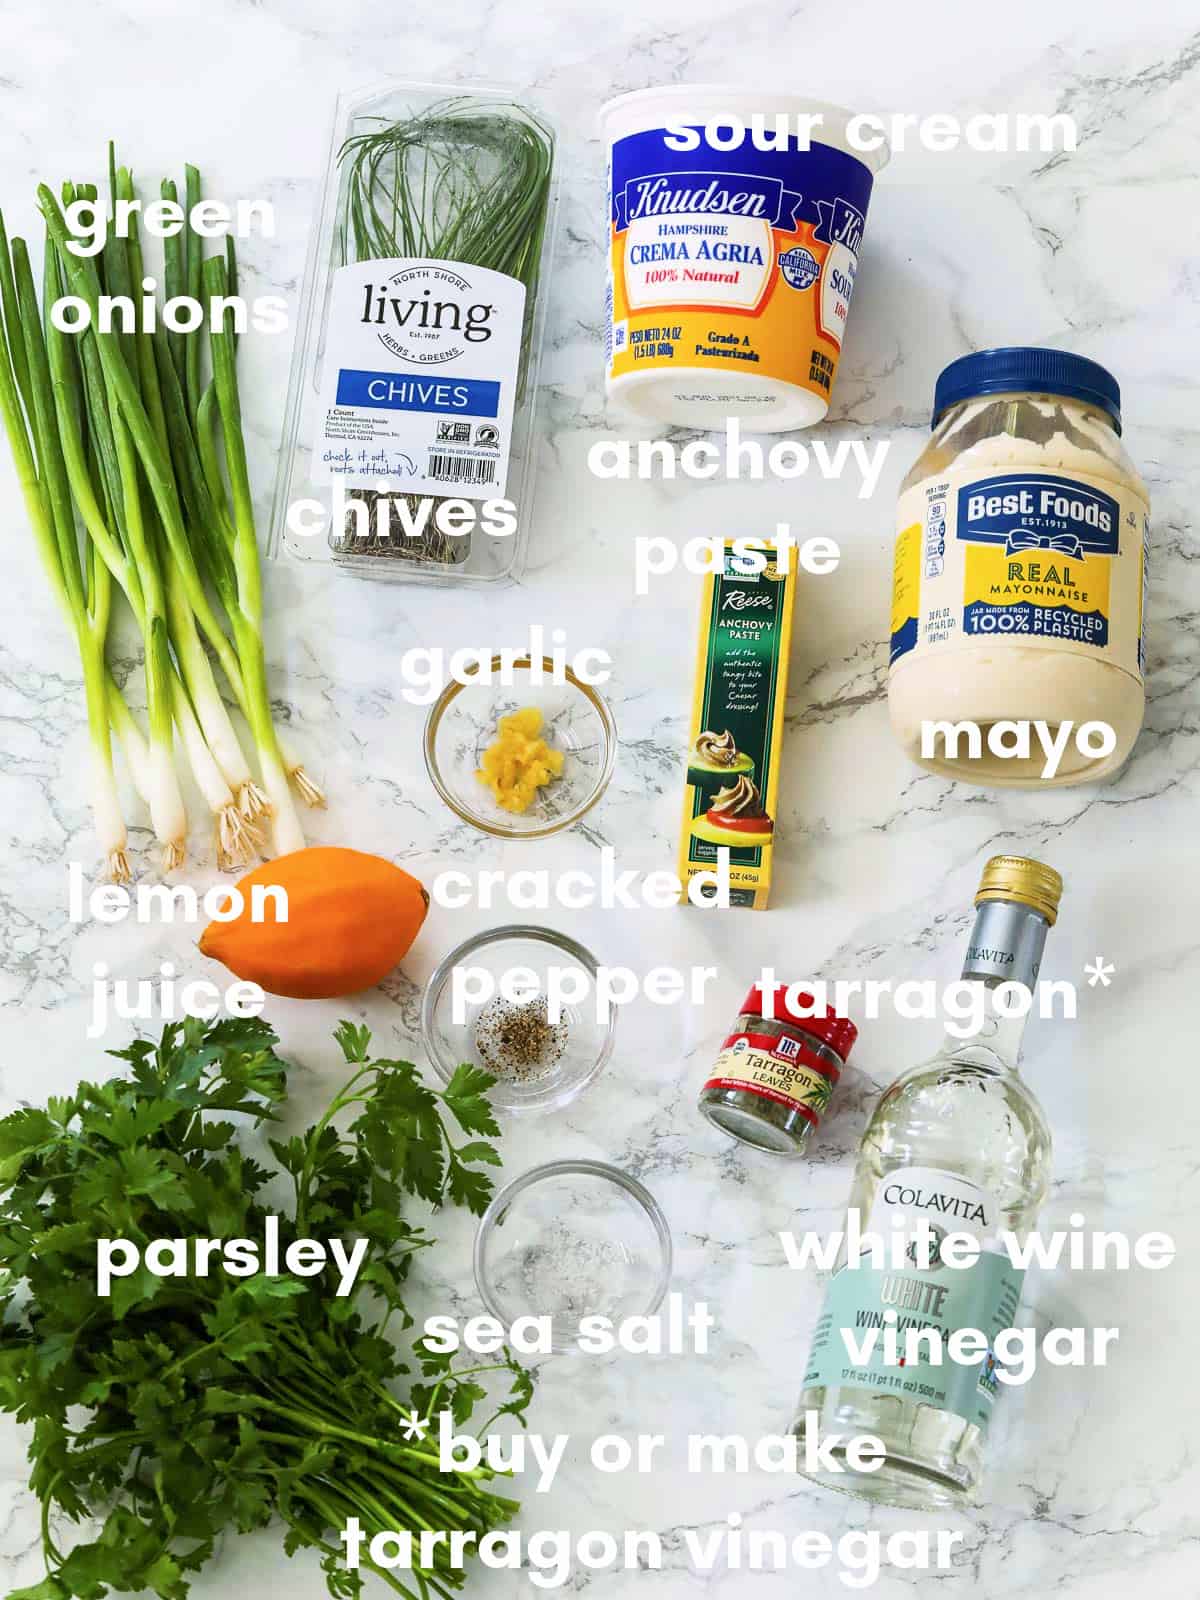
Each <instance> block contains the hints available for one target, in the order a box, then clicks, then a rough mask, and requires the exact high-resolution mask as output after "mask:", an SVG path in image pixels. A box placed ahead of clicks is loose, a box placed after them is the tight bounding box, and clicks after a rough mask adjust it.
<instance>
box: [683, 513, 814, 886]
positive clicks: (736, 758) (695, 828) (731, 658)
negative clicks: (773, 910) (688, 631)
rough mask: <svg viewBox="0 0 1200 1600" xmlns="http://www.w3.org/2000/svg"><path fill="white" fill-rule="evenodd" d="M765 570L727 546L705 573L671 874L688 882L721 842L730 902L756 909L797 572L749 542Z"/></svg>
mask: <svg viewBox="0 0 1200 1600" xmlns="http://www.w3.org/2000/svg"><path fill="white" fill-rule="evenodd" d="M752 548H753V549H754V550H755V551H756V552H757V554H758V556H759V557H760V559H765V561H766V567H765V570H764V571H762V572H759V573H753V572H748V571H746V570H745V564H744V563H743V562H741V561H739V559H738V558H737V557H736V556H735V555H734V554H733V544H732V542H727V543H726V546H725V560H724V563H723V567H722V570H721V572H719V573H709V574H708V576H707V577H706V578H705V580H704V598H703V602H702V604H701V610H700V641H699V653H698V657H697V662H696V683H695V690H694V693H693V697H692V722H691V729H690V734H689V741H688V767H687V788H686V791H685V798H684V808H683V837H682V840H681V845H680V864H679V877H680V880H681V882H682V883H683V885H684V889H685V895H684V898H686V887H687V883H688V881H689V879H690V878H692V877H693V876H694V875H695V874H696V873H698V872H701V871H704V870H706V869H711V868H712V867H713V865H714V864H715V863H716V861H717V860H718V855H717V852H718V851H719V850H722V849H727V850H728V851H729V884H730V891H729V903H730V904H731V905H740V906H752V907H753V908H754V909H756V910H762V909H764V908H765V906H766V904H767V896H768V892H769V889H770V884H771V858H772V853H773V846H774V836H775V814H776V803H777V799H778V793H779V761H780V757H781V754H782V747H783V711H784V701H785V699H786V696H787V673H788V652H789V648H790V645H791V636H792V602H793V598H794V596H793V590H794V584H795V575H794V573H792V572H788V571H786V570H781V569H780V568H779V566H778V565H777V561H776V554H775V551H774V550H773V548H772V547H771V546H770V545H769V544H767V543H765V542H764V543H763V544H762V545H760V546H754V547H752Z"/></svg>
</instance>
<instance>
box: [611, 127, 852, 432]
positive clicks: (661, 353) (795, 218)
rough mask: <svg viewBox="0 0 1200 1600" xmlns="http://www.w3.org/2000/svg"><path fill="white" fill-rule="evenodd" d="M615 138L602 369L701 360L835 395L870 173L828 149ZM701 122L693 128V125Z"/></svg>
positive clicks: (657, 133) (656, 136)
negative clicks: (674, 145)
mask: <svg viewBox="0 0 1200 1600" xmlns="http://www.w3.org/2000/svg"><path fill="white" fill-rule="evenodd" d="M665 131H666V130H664V129H661V128H660V129H652V130H650V131H648V132H643V133H634V134H630V135H629V136H628V137H626V138H621V139H617V140H615V141H614V143H613V146H612V153H611V165H610V215H611V225H612V257H611V270H610V280H609V298H610V312H611V315H610V327H609V335H608V367H609V375H610V377H612V378H617V377H621V376H623V375H624V374H626V373H631V372H638V371H642V370H645V369H646V368H647V367H651V366H653V367H672V366H677V367H706V368H715V369H724V370H725V371H727V372H731V373H737V374H739V375H741V374H746V373H749V374H753V375H755V376H757V377H762V378H772V379H776V380H781V381H783V382H786V383H791V384H795V385H797V386H799V387H801V388H804V389H807V390H810V391H811V392H812V393H814V394H816V395H817V396H818V397H819V398H821V399H822V400H827V399H828V396H829V392H830V390H831V389H832V387H833V379H834V374H835V373H836V371H837V362H838V357H839V355H840V353H841V347H842V337H843V333H844V330H845V325H846V317H847V314H848V312H849V307H850V297H851V295H852V294H853V292H854V279H855V274H856V272H857V270H858V256H859V250H860V248H861V244H862V236H863V229H864V227H865V223H866V213H867V202H868V200H869V199H870V194H871V186H872V177H873V175H872V173H871V170H870V169H869V168H868V167H867V166H866V165H865V164H864V163H863V162H862V161H860V160H857V159H856V158H855V157H854V156H852V155H850V154H848V153H847V152H845V151H842V150H837V149H834V148H833V147H831V146H829V145H821V144H813V145H812V146H811V147H810V148H809V149H807V150H801V149H800V148H798V143H797V141H796V140H790V141H787V144H788V148H786V149H783V150H761V149H756V148H755V147H754V145H753V142H752V137H751V133H750V131H749V130H746V131H745V132H744V133H743V136H742V139H741V143H740V144H739V145H737V146H736V147H735V148H733V149H721V150H716V149H713V148H710V146H709V145H707V144H705V143H704V142H703V141H699V140H698V148H696V149H693V150H683V151H680V150H673V149H670V148H668V146H667V145H666V143H665V138H664V136H665ZM697 131H698V130H697Z"/></svg>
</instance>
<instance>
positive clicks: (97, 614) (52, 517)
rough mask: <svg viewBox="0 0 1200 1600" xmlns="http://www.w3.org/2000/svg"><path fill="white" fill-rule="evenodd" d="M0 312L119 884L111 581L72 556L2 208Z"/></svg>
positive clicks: (36, 330)
mask: <svg viewBox="0 0 1200 1600" xmlns="http://www.w3.org/2000/svg"><path fill="white" fill-rule="evenodd" d="M0 312H2V316H0V416H2V417H3V421H4V430H5V433H6V434H7V436H8V442H9V446H10V448H11V450H12V455H13V460H14V463H15V465H16V470H17V478H18V481H19V483H20V485H21V492H22V495H23V498H24V501H25V507H26V511H27V513H28V517H29V525H30V529H31V531H32V533H33V537H34V542H35V544H36V546H37V550H38V554H39V556H40V557H41V561H42V565H43V567H44V568H45V571H46V576H47V578H48V579H49V582H50V587H51V590H52V592H53V594H54V596H55V599H56V600H57V601H58V604H59V607H60V609H61V611H62V613H63V616H64V618H65V620H66V621H67V624H68V626H69V627H70V628H71V631H72V632H73V634H74V636H75V640H76V644H77V646H78V649H79V657H80V662H81V665H82V668H83V681H84V694H85V700H86V705H87V721H88V737H89V742H90V746H91V768H92V771H91V798H92V810H93V815H94V817H95V823H96V830H97V834H98V837H99V840H100V845H101V848H102V850H103V852H104V856H105V859H106V863H107V869H108V873H109V875H110V876H111V877H112V878H113V879H114V880H115V881H117V882H119V883H123V882H126V881H127V880H128V878H129V876H130V872H129V859H128V855H127V853H126V852H127V847H128V839H127V835H126V829H125V821H124V818H123V816H122V814H121V806H120V801H119V799H118V796H117V787H116V779H115V776H114V773H113V761H112V741H111V738H110V731H109V730H110V705H111V704H113V703H115V701H116V700H118V699H120V690H119V689H118V688H117V686H116V684H115V683H114V682H113V681H112V679H111V676H110V675H109V673H108V670H107V667H106V665H105V657H104V646H105V640H106V637H107V633H108V624H109V619H110V615H111V606H110V601H111V584H110V582H109V578H108V573H107V570H106V569H105V567H104V566H103V563H100V562H96V561H94V560H93V559H90V558H85V559H83V560H81V558H80V553H79V545H78V541H77V538H76V533H75V523H74V517H73V514H72V512H71V504H70V496H69V493H68V491H67V489H66V474H65V466H64V463H63V460H62V454H61V450H60V448H59V445H58V436H57V431H56V429H55V426H54V401H53V398H52V395H51V391H50V380H49V372H48V365H47V360H46V349H45V345H44V342H43V337H42V326H41V321H40V318H39V316H38V313H37V303H36V296H35V295H34V294H33V289H32V273H31V272H30V268H29V257H28V252H27V250H26V247H25V244H24V242H23V241H22V240H20V239H14V240H13V241H12V244H11V246H10V244H9V240H8V235H7V231H6V229H5V226H4V220H3V217H2V216H0ZM122 703H123V702H122ZM127 709H128V708H126V710H127Z"/></svg>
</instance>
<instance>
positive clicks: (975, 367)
mask: <svg viewBox="0 0 1200 1600" xmlns="http://www.w3.org/2000/svg"><path fill="white" fill-rule="evenodd" d="M1018 391H1028V392H1031V393H1033V394H1063V395H1067V396H1069V397H1070V398H1071V399H1072V400H1086V401H1087V403H1088V404H1089V405H1093V406H1099V408H1100V409H1101V411H1107V412H1108V414H1109V416H1110V417H1111V418H1112V419H1113V422H1114V423H1115V424H1116V429H1117V432H1118V433H1120V431H1121V386H1120V384H1119V383H1118V382H1117V380H1116V379H1115V378H1114V377H1113V375H1112V373H1111V372H1109V371H1107V370H1106V369H1105V368H1104V367H1102V366H1101V365H1100V363H1099V362H1098V361H1089V360H1088V358H1087V357H1086V356H1076V355H1072V354H1071V353H1070V351H1068V350H1046V349H1042V348H1040V347H1039V346H1037V345H1006V346H1004V347H1002V348H1001V349H999V350H977V351H976V352H975V354H974V355H970V356H959V358H958V360H957V361H952V362H951V363H950V365H949V366H948V367H946V368H945V369H944V370H943V372H942V374H941V376H940V377H939V378H938V381H937V387H936V388H935V389H934V391H933V421H932V422H931V423H930V426H931V427H934V428H936V427H937V425H938V422H939V420H940V419H941V418H942V417H944V416H945V414H946V412H947V411H948V410H949V409H950V407H951V406H954V405H957V404H958V402H959V401H960V400H973V399H974V398H975V397H976V396H977V395H984V394H1013V393H1015V392H1018Z"/></svg>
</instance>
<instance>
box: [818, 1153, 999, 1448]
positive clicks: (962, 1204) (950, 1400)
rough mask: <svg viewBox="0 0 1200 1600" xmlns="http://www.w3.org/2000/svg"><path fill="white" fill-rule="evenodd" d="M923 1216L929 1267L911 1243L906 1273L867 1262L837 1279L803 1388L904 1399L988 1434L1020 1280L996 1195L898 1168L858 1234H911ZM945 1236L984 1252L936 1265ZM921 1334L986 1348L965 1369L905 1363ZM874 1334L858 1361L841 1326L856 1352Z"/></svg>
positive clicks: (953, 1177)
mask: <svg viewBox="0 0 1200 1600" xmlns="http://www.w3.org/2000/svg"><path fill="white" fill-rule="evenodd" d="M922 1220H924V1221H926V1222H928V1223H929V1225H930V1227H931V1228H932V1230H933V1235H934V1241H935V1242H934V1247H933V1249H932V1251H931V1252H930V1263H929V1266H928V1267H921V1266H919V1265H918V1264H917V1260H918V1253H917V1251H916V1249H915V1246H914V1248H913V1251H912V1257H913V1264H912V1267H911V1268H910V1269H909V1270H906V1271H903V1272H893V1271H890V1270H886V1269H881V1268H878V1267H873V1266H871V1265H870V1264H869V1263H868V1262H866V1261H864V1262H862V1263H861V1264H859V1265H858V1266H843V1267H840V1268H839V1269H838V1270H837V1271H836V1272H835V1273H834V1275H833V1277H832V1278H831V1279H830V1282H829V1288H828V1290H827V1291H826V1295H825V1305H824V1308H823V1310H822V1313H821V1316H820V1319H819V1320H818V1322H817V1326H816V1330H815V1332H814V1334H813V1343H812V1350H811V1352H810V1354H809V1359H808V1369H807V1371H806V1372H805V1375H804V1387H805V1388H808V1387H809V1386H810V1385H812V1384H822V1385H828V1386H832V1387H840V1386H842V1385H849V1386H851V1387H854V1388H860V1389H870V1390H873V1391H874V1392H876V1393H878V1394H895V1395H898V1396H901V1395H902V1396H904V1397H906V1398H908V1399H910V1400H916V1401H922V1402H924V1403H925V1404H926V1405H929V1406H934V1407H936V1408H937V1409H938V1410H941V1411H951V1412H953V1413H954V1414H955V1415H956V1416H959V1417H961V1418H962V1419H963V1421H964V1422H968V1423H973V1424H974V1425H975V1426H976V1427H977V1428H986V1427H987V1425H988V1422H989V1421H990V1419H991V1414H992V1405H993V1402H994V1401H995V1398H996V1390H997V1387H998V1380H997V1378H996V1357H995V1354H994V1351H993V1349H992V1346H993V1345H994V1342H995V1340H996V1338H997V1337H998V1336H999V1334H1000V1333H1002V1332H1003V1330H1004V1329H1006V1328H1011V1327H1012V1326H1013V1323H1014V1321H1015V1319H1016V1314H1017V1307H1018V1304H1019V1303H1020V1298H1021V1281H1022V1278H1023V1277H1024V1274H1023V1273H1022V1272H1019V1271H1018V1270H1017V1269H1016V1268H1015V1267H1014V1266H1012V1264H1011V1263H1010V1261H1009V1259H1008V1257H1007V1255H1006V1254H1005V1252H1004V1251H1003V1249H1002V1248H1001V1247H1000V1244H999V1230H1000V1228H1001V1227H1002V1226H1004V1219H1003V1216H1002V1213H1001V1211H1000V1208H999V1206H998V1204H997V1202H996V1200H995V1198H994V1196H992V1195H991V1194H989V1193H988V1191H987V1190H986V1189H982V1188H980V1186H979V1185H978V1184H976V1183H972V1182H971V1181H970V1180H969V1179H967V1178H964V1177H962V1176H960V1174H958V1173H956V1172H943V1171H942V1170H941V1169H939V1168H937V1167H897V1168H894V1169H893V1170H892V1171H891V1172H888V1173H886V1174H885V1175H884V1176H883V1177H882V1178H881V1179H880V1181H879V1184H878V1186H877V1188H876V1190H875V1198H874V1201H873V1202H872V1205H871V1210H870V1216H869V1220H868V1222H867V1225H866V1228H865V1229H864V1232H871V1233H875V1234H879V1235H880V1236H881V1237H882V1238H883V1239H884V1241H885V1242H886V1241H888V1240H890V1239H891V1237H892V1233H893V1230H900V1231H903V1232H905V1233H912V1232H913V1231H914V1230H915V1229H916V1228H917V1226H918V1224H919V1223H920V1222H921V1221H922ZM947 1233H961V1234H969V1235H971V1236H972V1237H973V1238H974V1239H975V1240H976V1242H977V1243H978V1244H979V1246H980V1250H981V1254H980V1256H979V1260H978V1261H977V1262H976V1263H975V1264H974V1266H970V1267H956V1268H948V1267H946V1266H945V1265H944V1264H943V1263H942V1262H941V1261H940V1260H939V1257H938V1253H937V1240H938V1239H940V1238H941V1237H943V1236H944V1235H946V1234H947ZM889 1313H893V1314H894V1315H889ZM893 1328H894V1330H895V1334H896V1337H897V1338H898V1340H899V1349H900V1353H901V1360H900V1361H899V1362H890V1361H888V1360H887V1359H886V1354H887V1351H886V1345H885V1340H884V1333H885V1330H887V1331H889V1332H890V1330H891V1329H893ZM919 1328H936V1329H937V1330H938V1331H939V1333H940V1334H941V1336H942V1344H943V1349H945V1346H946V1342H947V1341H948V1340H949V1338H950V1335H951V1334H952V1333H954V1332H956V1331H957V1330H958V1329H961V1328H972V1329H976V1330H978V1332H979V1333H981V1334H982V1335H983V1337H984V1339H986V1340H987V1341H988V1346H989V1348H988V1349H987V1350H986V1352H985V1353H984V1354H983V1355H982V1356H981V1357H980V1359H979V1361H978V1363H977V1364H975V1363H972V1364H971V1365H970V1366H964V1365H961V1364H959V1363H958V1362H954V1361H951V1360H949V1359H948V1358H947V1359H944V1360H943V1361H941V1362H933V1361H929V1360H924V1359H917V1360H913V1361H909V1360H906V1359H904V1358H903V1351H904V1335H905V1333H906V1332H907V1331H908V1330H910V1329H919ZM872 1329H875V1330H878V1334H879V1337H878V1338H876V1340H875V1342H874V1346H873V1348H872V1349H871V1350H870V1353H869V1354H868V1355H867V1357H866V1359H865V1360H862V1361H859V1360H855V1359H854V1358H853V1357H852V1356H851V1354H850V1353H849V1350H848V1348H847V1343H846V1339H845V1338H844V1337H843V1330H845V1331H846V1332H848V1333H849V1334H850V1336H851V1338H852V1339H853V1341H854V1342H855V1343H856V1345H858V1346H859V1348H862V1345H863V1341H864V1339H866V1338H867V1337H868V1336H869V1334H870V1331H871V1330H872Z"/></svg>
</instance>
